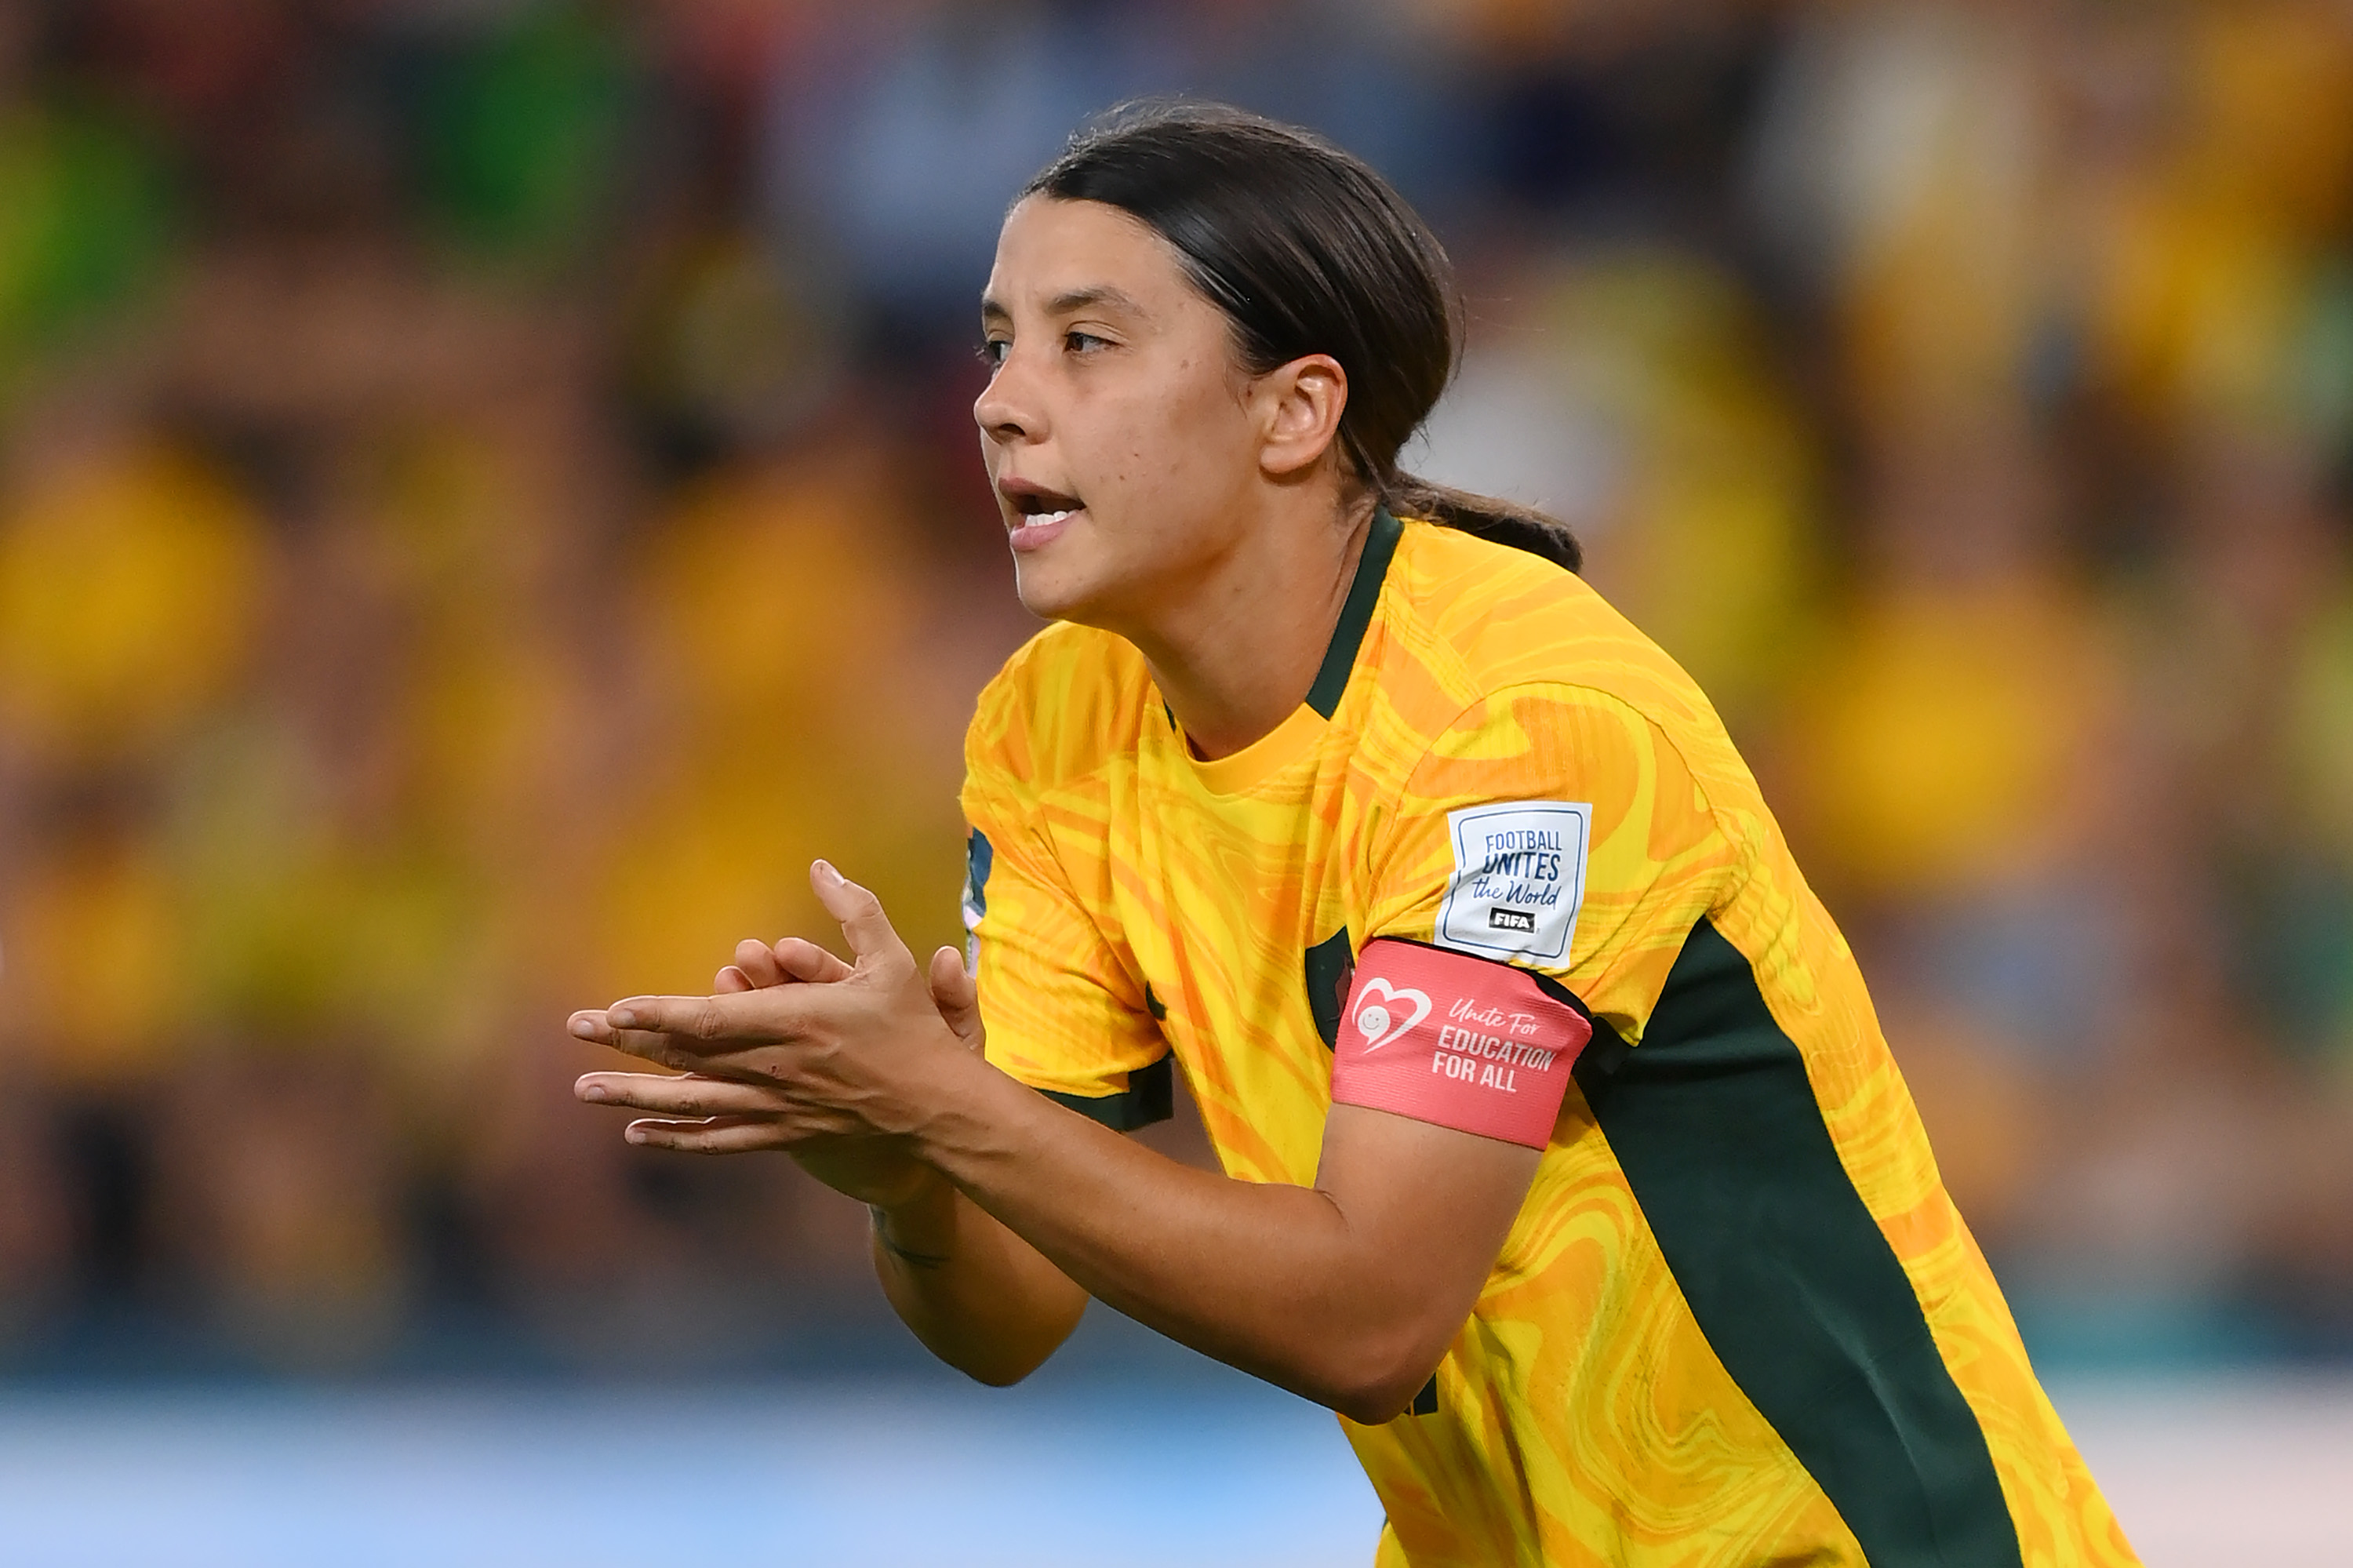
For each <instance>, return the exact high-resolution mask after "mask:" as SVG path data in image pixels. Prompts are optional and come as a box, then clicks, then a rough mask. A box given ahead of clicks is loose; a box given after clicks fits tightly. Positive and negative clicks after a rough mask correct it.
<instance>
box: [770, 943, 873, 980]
mask: <svg viewBox="0 0 2353 1568" xmlns="http://www.w3.org/2000/svg"><path fill="white" fill-rule="evenodd" d="M775 951H776V965H777V967H778V968H779V969H783V970H784V971H785V973H786V974H787V975H790V976H791V977H792V978H793V979H795V980H810V981H814V982H816V983H818V984H822V985H830V984H832V983H833V982H834V981H835V980H848V979H849V977H850V976H851V975H854V974H856V973H857V972H858V971H857V970H856V969H851V968H850V967H849V965H848V964H845V963H843V962H842V961H841V960H840V959H838V958H836V957H834V956H833V955H832V954H831V953H828V952H827V951H826V950H825V949H824V948H820V947H818V945H817V944H816V943H815V942H811V941H808V940H806V939H804V938H799V937H779V938H776V949H775Z"/></svg>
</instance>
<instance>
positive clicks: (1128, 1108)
mask: <svg viewBox="0 0 2353 1568" xmlns="http://www.w3.org/2000/svg"><path fill="white" fill-rule="evenodd" d="M1038 1092H1039V1094H1041V1095H1043V1096H1045V1097H1047V1098H1048V1099H1050V1100H1051V1101H1053V1102H1054V1103H1055V1104H1056V1105H1058V1106H1061V1107H1064V1108H1066V1109H1069V1110H1074V1111H1076V1112H1078V1113H1079V1114H1080V1115H1081V1116H1082V1117H1085V1118H1088V1119H1090V1120H1092V1121H1099V1122H1101V1123H1103V1125H1104V1126H1105V1127H1107V1128H1111V1129H1112V1130H1113V1132H1134V1130H1135V1129H1136V1128H1140V1127H1150V1126H1151V1125H1152V1124H1153V1123H1155V1122H1159V1121H1166V1120H1167V1119H1168V1118H1170V1117H1172V1116H1175V1115H1176V1058H1175V1057H1174V1056H1163V1057H1161V1058H1160V1060H1158V1061H1157V1062H1154V1063H1152V1064H1150V1065H1146V1066H1142V1067H1138V1068H1136V1069H1135V1070H1134V1072H1132V1073H1130V1074H1128V1075H1127V1087H1125V1088H1124V1089H1119V1090H1116V1091H1114V1092H1113V1093H1111V1094H1108V1095H1073V1094H1066V1093H1064V1092H1063V1091H1062V1090H1060V1089H1039V1091H1038Z"/></svg>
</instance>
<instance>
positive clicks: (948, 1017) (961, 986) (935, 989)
mask: <svg viewBox="0 0 2353 1568" xmlns="http://www.w3.org/2000/svg"><path fill="white" fill-rule="evenodd" d="M930 979H931V984H932V1004H933V1005H934V1006H935V1007H937V1008H938V1009H939V1010H940V1017H941V1018H943V1019H944V1020H945V1021H946V1022H947V1026H948V1027H949V1028H950V1029H953V1030H955V1033H956V1037H957V1038H958V1039H960V1040H962V1041H963V1042H964V1043H965V1044H967V1045H970V1044H975V1043H976V1042H977V1041H978V1039H979V1037H980V992H979V991H978V990H977V989H976V987H975V986H974V985H973V980H972V976H970V975H968V974H966V973H965V967H964V955H963V954H962V953H960V952H958V951H957V950H956V949H955V948H941V949H940V950H939V951H938V952H936V953H934V954H933V955H932V971H931V976H930Z"/></svg>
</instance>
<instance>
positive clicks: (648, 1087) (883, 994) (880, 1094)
mask: <svg viewBox="0 0 2353 1568" xmlns="http://www.w3.org/2000/svg"><path fill="white" fill-rule="evenodd" d="M809 882H810V885H811V886H813V887H814V888H815V889H816V891H817V896H818V902H819V903H820V904H822V905H824V906H825V908H826V910H827V912H828V913H829V914H830V915H832V916H834V917H835V918H836V919H838V920H839V921H840V922H841V929H842V934H843V935H844V936H845V937H846V938H848V939H849V948H850V951H851V953H852V954H853V955H855V961H854V962H852V963H844V962H842V961H841V959H838V958H836V957H835V956H834V955H833V954H831V953H829V952H828V951H826V950H825V949H824V948H820V947H818V945H817V944H815V943H813V942H807V941H802V940H800V939H799V938H786V939H785V940H783V941H780V942H778V943H776V945H775V946H774V947H773V948H772V947H770V946H768V945H767V944H766V943H764V942H757V941H745V942H744V943H742V944H740V945H739V946H738V947H737V948H736V949H735V961H734V962H733V964H730V965H729V966H727V967H726V968H725V969H721V970H720V971H719V974H718V977H717V979H716V981H715V984H714V987H713V991H712V994H711V995H709V996H633V997H629V998H628V999H626V1000H625V1001H617V1002H615V1003H614V1004H613V1005H612V1006H610V1007H607V1008H591V1009H589V1010H587V1011H586V1012H575V1013H574V1014H573V1015H572V1018H571V1021H570V1028H571V1031H572V1033H574V1034H575V1035H577V1036H578V1037H579V1038H581V1039H583V1040H593V1041H596V1043H598V1044H605V1045H610V1046H612V1047H613V1048H614V1049H616V1050H618V1051H625V1052H627V1053H628V1054H630V1055H632V1056H638V1057H642V1058H643V1059H645V1060H646V1061H649V1062H653V1063H656V1064H659V1065H661V1066H664V1067H670V1068H674V1069H677V1072H675V1073H588V1074H585V1075H582V1076H581V1078H580V1079H579V1080H578V1081H577V1082H576V1083H575V1085H574V1086H573V1092H574V1093H575V1095H577V1096H578V1097H580V1098H581V1099H582V1100H585V1101H587V1102H589V1103H591V1104H600V1105H612V1106H622V1107H628V1108H630V1109H633V1110H641V1111H647V1112H650V1113H652V1115H651V1116H650V1117H649V1118H646V1119H640V1120H637V1121H632V1122H631V1123H629V1125H628V1128H627V1129H626V1131H625V1134H624V1136H626V1137H627V1138H628V1140H629V1141H630V1142H632V1143H638V1144H644V1145H647V1146H649V1147H652V1148H659V1149H676V1150H686V1151H690V1152H693V1153H701V1154H733V1153H739V1152H743V1151H746V1150H763V1149H766V1150H784V1151H785V1152H786V1153H789V1154H791V1155H792V1156H793V1157H794V1158H795V1159H797V1160H799V1161H800V1163H801V1164H802V1165H803V1166H804V1167H806V1168H807V1170H808V1171H810V1173H811V1174H813V1175H815V1176H817V1177H818V1180H820V1181H825V1182H826V1183H828V1185H830V1186H833V1187H836V1188H839V1190H841V1191H842V1192H848V1193H849V1195H850V1196H852V1197H855V1198H859V1199H861V1200H862V1201H864V1202H871V1203H881V1204H884V1205H885V1206H890V1205H892V1204H895V1203H897V1202H904V1201H907V1200H909V1199H910V1198H912V1197H913V1195H914V1194H916V1193H917V1192H920V1191H921V1190H922V1189H923V1187H924V1186H926V1185H927V1184H928V1183H929V1182H931V1181H934V1180H935V1177H934V1174H933V1172H932V1171H931V1169H930V1167H929V1166H927V1165H924V1164H923V1162H922V1160H921V1159H920V1158H919V1150H920V1143H921V1135H922V1132H923V1127H924V1125H925V1123H926V1122H927V1120H928V1119H929V1118H931V1117H932V1116H934V1114H936V1112H937V1111H938V1109H939V1108H940V1097H941V1094H942V1091H943V1090H944V1088H946V1087H948V1086H951V1085H952V1084H953V1083H954V1082H955V1072H954V1070H953V1069H954V1068H955V1067H956V1066H958V1065H967V1064H969V1063H971V1062H972V1061H973V1060H974V1057H975V1054H976V1052H977V1050H978V1047H979V1044H980V1016H979V1008H978V1006H977V1004H976V999H975V996H974V991H973V983H972V979H971V977H970V976H968V975H967V974H966V973H965V968H964V959H963V955H962V954H960V953H958V952H957V951H956V950H955V948H941V949H940V950H939V951H938V952H936V953H934V954H933V955H932V962H931V969H930V973H929V975H928V977H926V976H925V975H924V974H923V972H922V971H920V970H919V969H917V968H916V965H915V960H914V957H913V954H911V953H910V952H909V951H908V950H907V946H906V944H905V943H904V942H902V941H901V940H900V939H899V934H898V933H897V932H896V931H895V930H893V929H892V926H891V922H890V918H889V916H887V915H886V914H885V913H884V912H883V909H882V905H881V900H879V899H877V898H876V897H875V896H874V895H873V894H872V893H871V892H869V891H868V890H867V889H865V888H863V887H860V886H859V885H857V884H856V883H853V882H849V881H847V880H845V879H844V878H843V877H842V876H841V874H839V872H837V871H835V870H834V869H833V867H831V866H830V865H828V864H827V863H825V862H823V861H818V863H816V864H815V865H814V866H812V867H811V868H810V872H809Z"/></svg>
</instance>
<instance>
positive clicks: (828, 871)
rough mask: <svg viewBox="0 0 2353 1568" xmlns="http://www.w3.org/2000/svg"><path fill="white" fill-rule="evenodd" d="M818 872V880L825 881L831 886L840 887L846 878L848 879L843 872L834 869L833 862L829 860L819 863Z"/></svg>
mask: <svg viewBox="0 0 2353 1568" xmlns="http://www.w3.org/2000/svg"><path fill="white" fill-rule="evenodd" d="M817 874H818V881H820V882H823V883H825V884H826V885H828V886H830V887H839V886H840V885H842V883H843V882H844V881H845V880H847V879H846V878H844V877H843V876H842V874H841V873H839V872H838V871H836V870H834V869H833V863H832V862H831V861H829V860H821V861H819V862H818V863H817Z"/></svg>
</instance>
